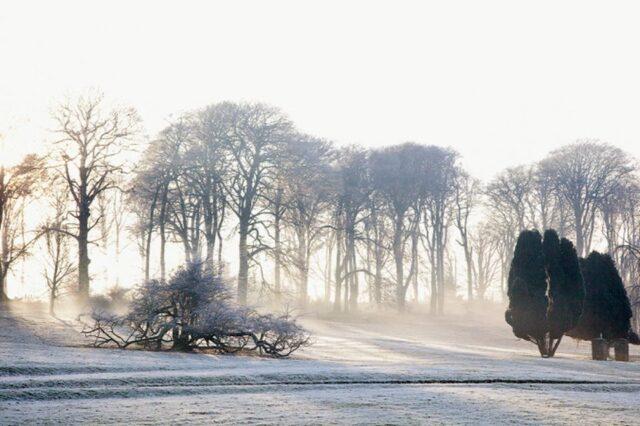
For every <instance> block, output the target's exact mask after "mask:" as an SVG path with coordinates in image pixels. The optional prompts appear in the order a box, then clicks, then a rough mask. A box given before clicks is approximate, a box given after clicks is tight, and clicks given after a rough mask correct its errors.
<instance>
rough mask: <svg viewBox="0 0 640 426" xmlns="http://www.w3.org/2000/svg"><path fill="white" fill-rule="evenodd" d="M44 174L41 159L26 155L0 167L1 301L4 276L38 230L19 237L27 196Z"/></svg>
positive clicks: (25, 253) (21, 255)
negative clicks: (27, 235) (12, 163)
mask: <svg viewBox="0 0 640 426" xmlns="http://www.w3.org/2000/svg"><path fill="white" fill-rule="evenodd" d="M45 173H46V170H45V168H44V161H43V159H42V158H40V157H37V156H35V155H28V156H26V157H25V158H24V159H23V160H22V161H21V162H20V163H19V164H18V165H16V166H13V167H9V168H6V167H5V166H0V302H4V301H7V300H8V296H7V277H8V275H9V272H10V270H11V267H12V266H13V265H14V263H15V262H16V261H18V260H20V259H22V258H24V257H25V256H26V255H27V254H28V253H29V249H30V248H31V247H32V246H33V245H34V244H35V242H36V241H37V240H38V238H39V237H40V235H41V232H34V233H33V234H32V235H30V236H29V238H22V239H21V241H19V240H18V236H19V234H20V233H21V232H20V231H21V230H20V222H21V215H22V214H23V213H24V207H25V205H26V201H27V199H28V197H29V196H31V195H32V194H33V191H34V190H35V189H36V187H37V185H38V184H39V183H40V182H41V181H42V179H43V178H44V176H45Z"/></svg>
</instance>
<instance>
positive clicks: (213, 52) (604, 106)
mask: <svg viewBox="0 0 640 426" xmlns="http://www.w3.org/2000/svg"><path fill="white" fill-rule="evenodd" d="M638 4H639V3H638V2H633V1H629V2H623V1H600V2H593V1H584V0H582V1H548V2H546V1H535V2H533V1H529V2H524V1H515V0H508V1H440V2H427V1H416V2H408V1H407V2H403V1H387V2H372V1H317V2H311V1H256V2H247V1H227V2H214V1H207V2H205V1H202V2H189V1H180V2H171V3H169V2H166V3H165V2H159V1H148V2H145V1H135V2H134V1H103V2H97V1H93V2H91V1H74V2H72V1H59V0H58V1H48V2H44V1H43V2H30V1H13V2H12V1H4V2H3V3H2V5H1V6H0V133H5V134H6V135H7V136H6V137H5V141H4V144H5V146H4V148H3V152H2V154H3V156H6V155H9V156H16V155H18V154H20V153H22V152H24V151H27V150H29V149H32V148H33V147H37V146H38V145H39V144H41V143H42V140H43V138H44V137H46V136H47V135H46V132H44V129H46V128H47V126H48V123H47V119H46V118H47V116H48V112H49V111H50V109H51V108H52V106H54V105H55V103H56V101H57V100H59V99H60V98H61V97H62V96H63V95H65V94H73V93H76V92H78V91H79V90H82V89H86V88H91V87H95V88H99V89H101V90H102V91H104V92H105V93H106V95H107V96H108V97H111V98H114V99H116V100H117V101H119V102H122V103H125V104H130V105H132V106H135V107H136V108H137V109H138V110H139V112H140V114H141V116H142V118H143V119H144V122H145V126H146V129H147V132H148V133H149V134H154V133H155V132H157V130H159V129H160V128H161V126H162V125H163V123H165V121H166V119H167V117H168V116H169V115H170V114H172V113H179V112H180V111H184V110H189V109H192V108H196V107H199V106H203V105H206V104H208V103H213V102H217V101H221V100H251V101H254V100H255V101H264V102H268V103H272V104H274V105H277V106H280V107H281V108H282V109H283V110H284V111H285V112H287V113H288V114H289V115H290V117H291V118H292V119H293V120H294V121H295V122H296V123H297V124H298V126H299V128H300V129H301V130H303V131H306V132H309V133H312V134H315V135H318V136H323V137H326V138H329V139H333V140H334V141H336V142H338V143H340V144H347V143H359V144H362V145H366V146H380V145H385V144H392V143H397V142H402V141H406V140H413V141H418V142H423V143H430V144H439V145H446V146H452V147H454V148H455V149H457V150H458V151H459V152H460V153H461V154H462V155H463V158H464V161H465V163H466V164H467V166H468V167H469V169H470V170H471V171H472V172H473V173H474V174H476V175H478V176H480V177H482V178H487V177H490V176H492V175H493V174H494V173H495V172H496V171H498V170H500V169H502V168H504V167H506V166H509V165H515V164H519V163H524V162H528V161H532V160H535V159H539V158H541V157H542V156H543V155H544V154H545V153H546V152H548V151H549V150H551V149H553V148H554V147H557V146H559V145H562V144H565V143H569V142H572V141H573V140H575V139H577V138H584V137H592V138H600V139H603V140H607V141H609V142H611V143H614V144H616V145H618V146H620V147H622V148H624V149H626V150H627V151H629V152H631V153H633V154H635V155H637V156H640V144H639V143H638V142H639V141H640V55H639V47H640V46H639V45H640V25H638V19H639V17H640V13H639V12H640V7H638V6H636V5H638Z"/></svg>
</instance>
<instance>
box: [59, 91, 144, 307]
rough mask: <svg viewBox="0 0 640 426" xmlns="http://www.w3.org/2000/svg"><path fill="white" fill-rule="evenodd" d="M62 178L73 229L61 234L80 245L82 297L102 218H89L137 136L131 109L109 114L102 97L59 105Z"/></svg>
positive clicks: (111, 185) (114, 180)
mask: <svg viewBox="0 0 640 426" xmlns="http://www.w3.org/2000/svg"><path fill="white" fill-rule="evenodd" d="M54 119H55V121H56V123H57V128H56V130H55V131H56V134H57V135H58V136H59V138H58V140H57V141H56V146H57V148H58V154H57V157H58V160H59V161H60V173H61V175H62V176H63V177H64V179H65V181H66V184H67V189H68V191H69V193H70V194H71V197H72V198H73V202H74V210H75V211H74V212H72V213H71V215H72V216H73V218H75V221H76V223H75V227H74V228H75V229H74V230H71V231H69V230H63V229H60V230H58V231H59V232H63V233H66V234H67V235H69V236H72V237H73V238H75V240H76V241H77V244H78V292H79V294H80V296H81V297H87V296H88V295H89V290H90V289H89V286H90V278H89V263H90V259H89V243H90V239H89V234H90V232H91V230H92V229H93V228H94V227H95V226H96V225H98V224H99V223H100V220H101V217H97V218H95V219H92V218H91V213H92V207H93V203H94V201H95V200H96V198H97V197H98V195H100V194H101V193H103V192H105V191H109V190H111V189H115V188H116V187H117V182H118V180H117V175H118V174H119V173H121V172H122V171H123V164H124V163H123V159H122V157H123V156H122V154H123V152H124V151H125V149H126V147H127V142H130V141H131V138H132V136H134V135H135V134H136V132H137V128H138V127H137V126H138V123H139V119H138V115H137V113H136V112H135V111H134V110H133V109H108V108H107V107H106V106H105V103H104V100H103V97H102V95H87V96H82V97H80V98H78V99H77V100H76V101H75V102H67V103H65V104H63V105H61V106H60V107H59V108H58V110H57V111H56V112H55V114H54Z"/></svg>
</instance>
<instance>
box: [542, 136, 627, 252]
mask: <svg viewBox="0 0 640 426" xmlns="http://www.w3.org/2000/svg"><path fill="white" fill-rule="evenodd" d="M540 167H541V169H542V170H543V171H544V172H545V173H547V174H548V175H549V176H551V177H552V178H553V179H554V182H555V187H556V190H557V192H558V194H559V195H560V196H561V197H563V198H564V200H565V201H566V202H567V204H568V205H569V206H570V208H571V212H572V213H573V228H574V232H575V237H576V250H577V252H578V255H579V256H583V255H585V254H586V253H588V252H589V250H590V248H591V242H592V238H593V233H594V229H595V223H596V213H597V210H598V205H599V204H600V203H601V202H602V200H605V199H607V198H608V197H610V196H611V195H612V194H613V192H614V191H615V190H616V187H617V184H618V182H620V181H621V180H622V179H624V178H625V177H626V176H628V175H629V174H630V173H631V172H632V170H633V168H632V167H631V161H630V158H629V156H628V155H627V154H626V153H625V152H624V151H622V150H621V149H619V148H616V147H614V146H611V145H609V144H606V143H602V142H599V141H597V140H586V141H579V142H577V143H575V144H572V145H568V146H565V147H562V148H560V149H558V150H556V151H553V152H552V153H551V154H549V156H548V157H547V158H545V159H544V160H543V161H542V162H541V164H540Z"/></svg>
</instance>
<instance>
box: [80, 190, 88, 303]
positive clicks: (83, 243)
mask: <svg viewBox="0 0 640 426" xmlns="http://www.w3.org/2000/svg"><path fill="white" fill-rule="evenodd" d="M79 210H80V211H79V214H78V292H79V295H80V297H81V298H82V299H87V298H88V297H89V262H90V259H89V215H90V213H89V205H88V202H87V200H86V197H82V198H81V202H80V206H79Z"/></svg>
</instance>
